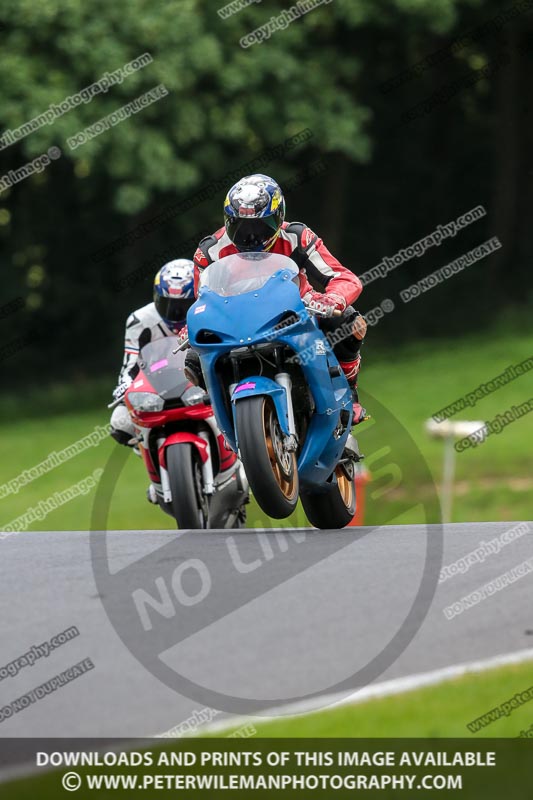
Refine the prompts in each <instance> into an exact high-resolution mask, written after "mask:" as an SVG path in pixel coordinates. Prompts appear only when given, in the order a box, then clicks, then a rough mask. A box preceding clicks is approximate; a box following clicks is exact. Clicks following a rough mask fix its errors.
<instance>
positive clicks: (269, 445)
mask: <svg viewBox="0 0 533 800" xmlns="http://www.w3.org/2000/svg"><path fill="white" fill-rule="evenodd" d="M235 417H236V427H237V435H238V440H239V450H240V454H241V459H242V462H243V465H244V470H245V472H246V477H247V478H248V482H249V484H250V489H251V490H252V493H253V495H254V497H255V499H256V500H257V502H258V503H259V505H260V506H261V508H262V509H263V511H264V512H265V514H268V516H269V517H273V518H274V519H284V518H285V517H288V516H290V514H292V512H293V511H294V509H295V508H296V504H297V502H298V467H297V463H296V454H295V453H293V452H286V451H284V450H283V433H282V430H281V427H280V424H279V421H278V417H277V414H276V409H275V407H274V403H273V402H272V400H271V398H270V397H247V398H246V399H243V400H239V401H237V405H236V413H235Z"/></svg>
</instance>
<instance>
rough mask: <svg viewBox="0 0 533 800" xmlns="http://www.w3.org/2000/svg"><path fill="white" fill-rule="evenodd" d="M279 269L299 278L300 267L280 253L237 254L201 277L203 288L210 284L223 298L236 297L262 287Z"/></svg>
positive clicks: (217, 264) (201, 286) (211, 267)
mask: <svg viewBox="0 0 533 800" xmlns="http://www.w3.org/2000/svg"><path fill="white" fill-rule="evenodd" d="M279 270H289V272H290V273H291V274H292V276H293V280H295V281H297V280H298V272H299V270H298V267H297V266H296V264H295V263H294V261H292V259H290V258H288V257H287V256H283V255H278V254H276V253H235V254H234V255H231V256H225V257H224V258H221V259H220V261H215V262H213V264H210V265H209V267H207V268H206V269H205V270H204V272H203V273H202V277H201V279H200V288H203V287H204V286H207V287H208V288H209V289H210V290H211V291H212V292H215V293H216V294H219V295H221V296H222V297H235V296H236V295H239V294H246V293H247V292H256V291H257V290H258V289H262V287H263V286H264V285H265V283H266V282H267V281H268V280H269V279H270V278H271V277H272V276H273V275H274V274H275V273H276V272H278V271H279Z"/></svg>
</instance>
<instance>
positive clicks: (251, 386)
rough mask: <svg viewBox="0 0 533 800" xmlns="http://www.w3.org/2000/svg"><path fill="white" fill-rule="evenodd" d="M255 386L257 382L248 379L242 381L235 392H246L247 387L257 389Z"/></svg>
mask: <svg viewBox="0 0 533 800" xmlns="http://www.w3.org/2000/svg"><path fill="white" fill-rule="evenodd" d="M255 387H256V384H255V383H250V381H248V383H241V385H240V386H237V388H236V389H235V391H234V392H233V394H237V392H244V390H245V389H255Z"/></svg>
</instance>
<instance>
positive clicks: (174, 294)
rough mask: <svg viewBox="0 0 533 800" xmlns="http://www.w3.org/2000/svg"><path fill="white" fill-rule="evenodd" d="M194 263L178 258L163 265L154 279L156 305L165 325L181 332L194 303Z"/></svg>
mask: <svg viewBox="0 0 533 800" xmlns="http://www.w3.org/2000/svg"><path fill="white" fill-rule="evenodd" d="M194 299H195V298H194V264H193V262H192V261H189V259H188V258H176V259H175V260H174V261H169V262H168V263H167V264H165V265H164V266H162V267H161V269H160V270H159V272H158V273H157V275H156V276H155V279H154V305H155V307H156V310H157V312H158V314H159V316H160V317H161V318H162V320H163V322H164V323H165V325H166V326H167V327H168V328H170V330H171V331H172V332H173V333H179V332H180V330H181V329H182V328H183V326H184V325H185V322H186V317H187V311H188V310H189V308H190V307H191V306H192V304H193V303H194Z"/></svg>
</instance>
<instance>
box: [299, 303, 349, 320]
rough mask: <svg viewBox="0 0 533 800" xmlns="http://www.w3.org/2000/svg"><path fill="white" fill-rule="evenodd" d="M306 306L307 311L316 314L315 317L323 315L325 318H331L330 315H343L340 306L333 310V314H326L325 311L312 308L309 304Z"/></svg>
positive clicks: (312, 314)
mask: <svg viewBox="0 0 533 800" xmlns="http://www.w3.org/2000/svg"><path fill="white" fill-rule="evenodd" d="M305 308H306V311H307V313H308V314H311V316H314V317H323V318H324V319H329V318H330V316H331V317H340V316H342V311H339V309H338V308H336V309H335V310H334V311H333V314H326V313H325V312H324V311H319V310H318V309H316V308H310V307H309V306H306V307H305Z"/></svg>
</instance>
